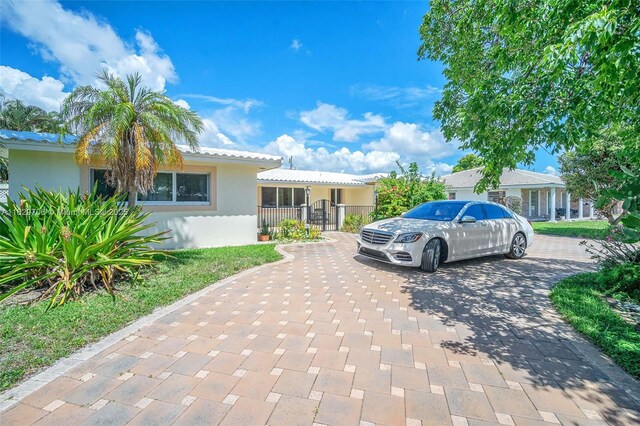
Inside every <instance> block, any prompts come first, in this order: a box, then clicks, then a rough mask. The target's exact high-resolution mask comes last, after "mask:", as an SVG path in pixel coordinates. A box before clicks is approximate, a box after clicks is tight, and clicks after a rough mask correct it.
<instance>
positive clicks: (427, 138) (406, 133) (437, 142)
mask: <svg viewBox="0 0 640 426" xmlns="http://www.w3.org/2000/svg"><path fill="white" fill-rule="evenodd" d="M457 147H458V146H457V144H455V143H447V142H446V141H445V139H444V136H443V135H442V132H440V130H439V129H437V130H433V131H424V130H422V129H421V128H420V126H419V125H417V124H415V123H403V122H401V121H398V122H395V123H394V124H393V125H392V126H391V127H389V128H388V129H387V130H386V131H385V133H384V136H382V138H380V139H379V140H377V141H373V142H370V143H368V144H365V145H364V146H363V148H365V149H370V150H377V151H389V152H400V153H402V154H404V155H405V156H407V157H409V158H414V159H415V161H419V160H420V159H423V160H425V161H426V160H430V159H433V158H435V159H437V158H444V157H448V156H450V155H452V154H453V153H455V152H456V149H457Z"/></svg>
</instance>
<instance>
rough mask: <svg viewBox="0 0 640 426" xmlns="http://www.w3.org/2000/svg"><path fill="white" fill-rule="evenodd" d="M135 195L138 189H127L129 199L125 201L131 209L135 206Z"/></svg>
mask: <svg viewBox="0 0 640 426" xmlns="http://www.w3.org/2000/svg"><path fill="white" fill-rule="evenodd" d="M137 195H138V191H136V190H135V189H130V190H129V199H128V202H127V203H128V205H129V209H133V208H134V207H135V206H136V198H137Z"/></svg>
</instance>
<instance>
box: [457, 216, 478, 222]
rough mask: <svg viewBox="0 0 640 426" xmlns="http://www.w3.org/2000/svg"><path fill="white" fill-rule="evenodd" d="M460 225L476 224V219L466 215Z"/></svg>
mask: <svg viewBox="0 0 640 426" xmlns="http://www.w3.org/2000/svg"><path fill="white" fill-rule="evenodd" d="M460 223H476V218H475V217H473V216H469V215H464V216H462V219H460Z"/></svg>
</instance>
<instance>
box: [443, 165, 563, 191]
mask: <svg viewBox="0 0 640 426" xmlns="http://www.w3.org/2000/svg"><path fill="white" fill-rule="evenodd" d="M480 178H482V167H478V168H475V169H470V170H463V171H461V172H457V173H452V174H450V175H446V176H442V177H441V179H442V180H444V182H445V183H446V184H447V185H448V186H450V187H451V188H473V187H475V186H476V184H477V183H478V181H479V180H480ZM546 185H550V186H561V187H564V182H563V181H562V179H561V178H560V176H552V175H547V174H544V173H537V172H530V171H528V170H521V169H514V170H509V169H507V168H505V169H503V170H502V176H501V177H500V187H527V186H530V187H539V186H546Z"/></svg>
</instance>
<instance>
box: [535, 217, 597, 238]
mask: <svg viewBox="0 0 640 426" xmlns="http://www.w3.org/2000/svg"><path fill="white" fill-rule="evenodd" d="M531 225H532V226H533V230H534V231H535V232H536V233H537V234H548V235H562V236H564V237H578V238H592V239H598V238H600V239H602V238H604V237H606V236H607V229H609V223H608V222H607V221H606V220H580V221H571V222H569V221H560V222H555V223H552V222H533V223H532V224H531Z"/></svg>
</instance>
